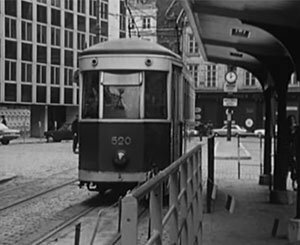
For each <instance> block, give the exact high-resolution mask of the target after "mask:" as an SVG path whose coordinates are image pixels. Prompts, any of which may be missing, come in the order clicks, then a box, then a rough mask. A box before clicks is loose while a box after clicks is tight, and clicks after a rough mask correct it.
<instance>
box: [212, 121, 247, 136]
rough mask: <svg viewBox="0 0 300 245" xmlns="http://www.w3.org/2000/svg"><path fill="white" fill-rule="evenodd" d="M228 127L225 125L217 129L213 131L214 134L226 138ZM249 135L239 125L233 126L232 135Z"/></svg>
mask: <svg viewBox="0 0 300 245" xmlns="http://www.w3.org/2000/svg"><path fill="white" fill-rule="evenodd" d="M227 127H228V126H227V125H224V126H223V127H222V128H215V129H213V134H214V135H215V136H226V135H227ZM246 133H247V130H246V129H245V128H243V127H241V126H239V125H236V124H233V125H231V135H232V136H237V135H238V134H239V135H245V134H246Z"/></svg>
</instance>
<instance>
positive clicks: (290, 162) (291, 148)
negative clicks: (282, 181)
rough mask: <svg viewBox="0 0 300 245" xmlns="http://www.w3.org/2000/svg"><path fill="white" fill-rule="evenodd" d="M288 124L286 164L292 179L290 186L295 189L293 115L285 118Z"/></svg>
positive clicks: (294, 129)
mask: <svg viewBox="0 0 300 245" xmlns="http://www.w3.org/2000/svg"><path fill="white" fill-rule="evenodd" d="M287 125H288V147H289V151H288V165H289V171H290V177H291V179H292V187H293V189H294V190H296V189H297V188H296V182H297V173H296V167H297V166H296V128H297V124H296V118H295V116H294V115H290V116H288V118H287Z"/></svg>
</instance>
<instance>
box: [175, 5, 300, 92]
mask: <svg viewBox="0 0 300 245" xmlns="http://www.w3.org/2000/svg"><path fill="white" fill-rule="evenodd" d="M180 3H181V5H182V7H183V8H184V10H185V13H186V15H187V17H188V19H189V22H190V25H191V27H192V29H193V32H194V35H195V37H196V40H197V42H198V44H199V46H200V51H201V53H202V56H203V58H204V59H205V60H207V61H211V62H216V63H224V64H228V65H234V66H240V67H243V68H245V69H247V70H249V71H250V72H252V73H253V74H254V75H255V76H256V77H257V78H258V79H259V80H260V82H261V83H262V85H263V88H264V89H266V88H267V87H268V86H269V85H274V83H276V79H267V78H268V75H270V76H271V77H272V76H273V78H274V75H275V73H276V70H278V67H279V68H280V66H281V64H287V66H288V67H289V69H286V70H285V71H286V73H288V74H287V77H288V75H289V76H290V74H291V72H293V71H295V70H296V71H298V72H299V71H300V37H299V36H300V35H299V34H300V1H297V0H180ZM287 71H288V72H287ZM274 80H275V81H274ZM285 82H287V81H285Z"/></svg>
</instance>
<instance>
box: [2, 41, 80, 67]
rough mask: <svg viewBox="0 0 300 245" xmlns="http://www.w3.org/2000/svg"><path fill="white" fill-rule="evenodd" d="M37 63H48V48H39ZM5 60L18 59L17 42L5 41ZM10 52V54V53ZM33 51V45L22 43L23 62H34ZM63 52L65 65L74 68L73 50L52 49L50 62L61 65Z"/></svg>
mask: <svg viewBox="0 0 300 245" xmlns="http://www.w3.org/2000/svg"><path fill="white" fill-rule="evenodd" d="M36 49H37V52H36V54H37V57H36V60H37V62H41V63H45V64H46V63H47V47H46V46H39V45H38V46H37V47H36ZM5 50H6V52H5V58H8V59H13V60H16V59H17V42H15V41H10V40H6V41H5ZM8 50H9V52H8ZM32 51H33V45H32V44H31V43H22V44H21V58H22V61H32V60H33V57H32ZM61 52H64V65H65V66H70V67H73V66H74V64H73V62H74V52H73V51H72V50H64V51H62V50H61V49H59V48H51V54H50V62H51V64H54V65H60V64H61Z"/></svg>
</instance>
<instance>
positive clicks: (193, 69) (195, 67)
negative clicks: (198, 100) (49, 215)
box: [188, 64, 199, 87]
mask: <svg viewBox="0 0 300 245" xmlns="http://www.w3.org/2000/svg"><path fill="white" fill-rule="evenodd" d="M188 69H189V71H190V73H191V74H192V76H193V78H194V82H195V87H197V84H198V81H199V65H197V64H190V65H188Z"/></svg>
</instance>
